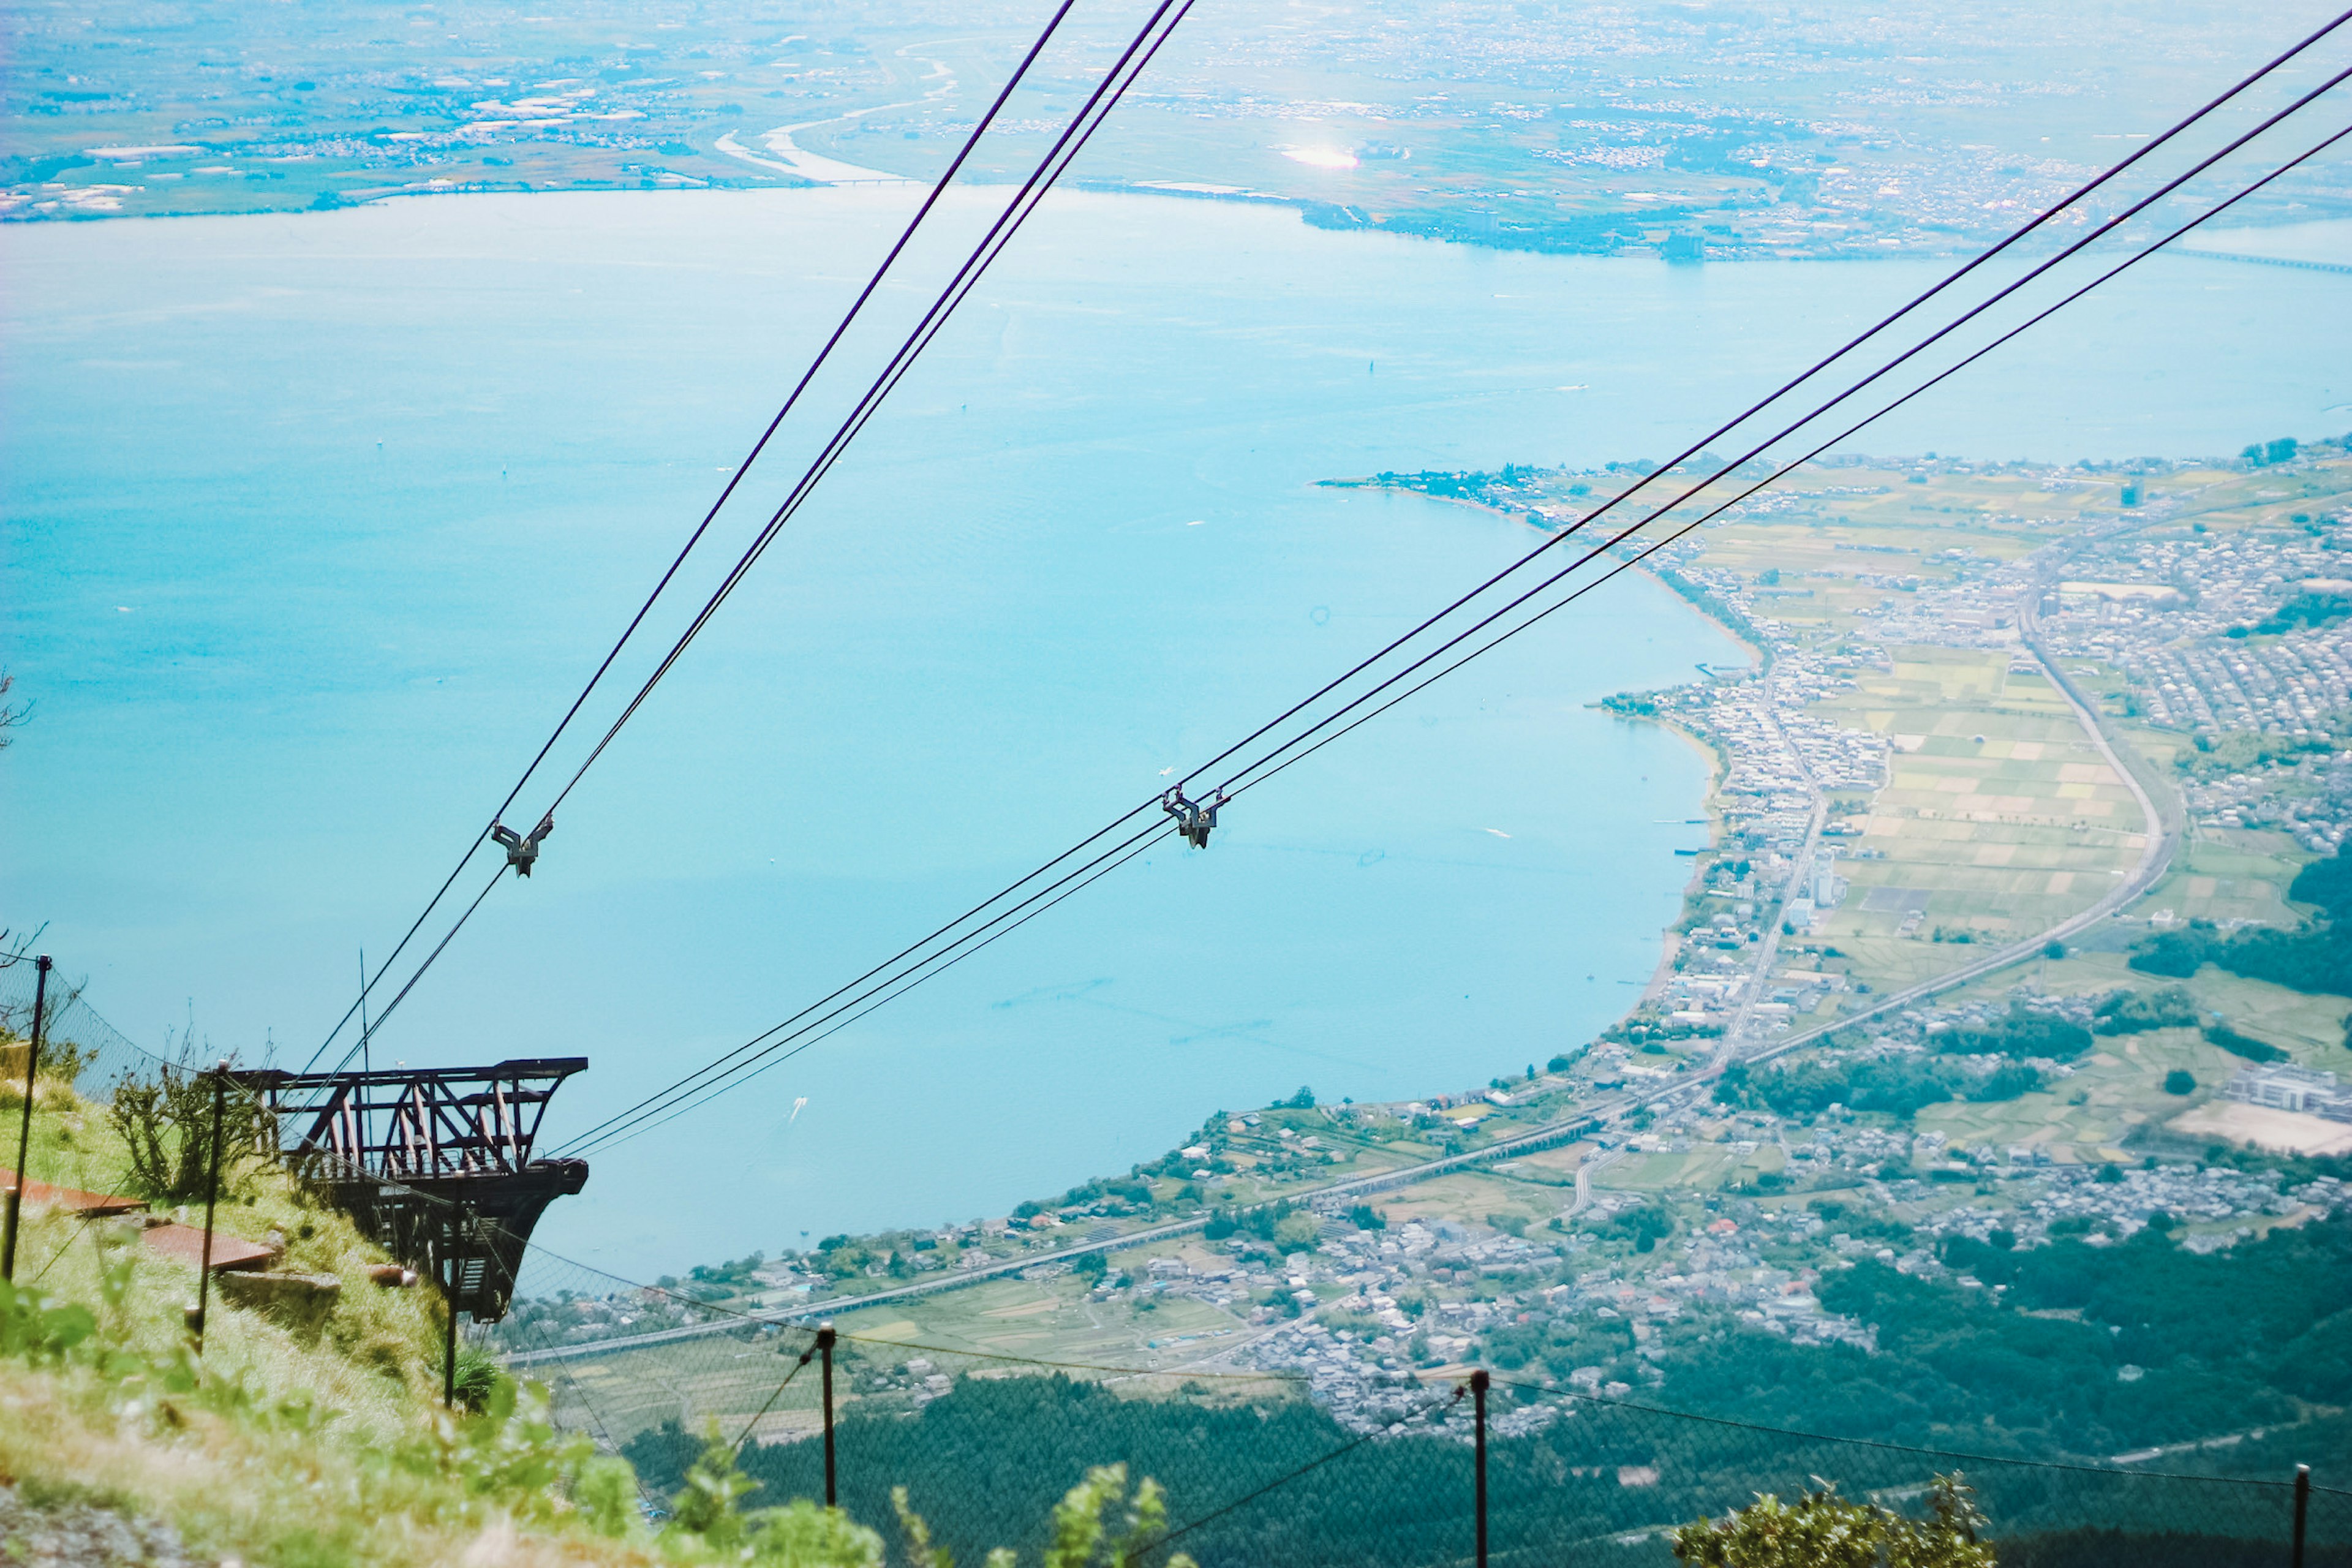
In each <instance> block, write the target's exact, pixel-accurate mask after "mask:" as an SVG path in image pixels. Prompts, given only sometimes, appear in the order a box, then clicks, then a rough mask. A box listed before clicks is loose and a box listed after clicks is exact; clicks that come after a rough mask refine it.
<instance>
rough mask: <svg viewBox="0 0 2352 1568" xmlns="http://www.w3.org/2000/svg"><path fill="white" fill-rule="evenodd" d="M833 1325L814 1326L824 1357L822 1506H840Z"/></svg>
mask: <svg viewBox="0 0 2352 1568" xmlns="http://www.w3.org/2000/svg"><path fill="white" fill-rule="evenodd" d="M833 1340H834V1334H833V1325H832V1324H831V1323H819V1324H818V1325H817V1326H816V1348H817V1351H818V1353H819V1354H821V1355H823V1356H824V1506H825V1507H827V1508H838V1507H840V1506H841V1493H840V1489H839V1487H838V1485H837V1484H836V1478H835V1471H834V1464H833Z"/></svg>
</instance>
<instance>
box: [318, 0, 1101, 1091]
mask: <svg viewBox="0 0 2352 1568" xmlns="http://www.w3.org/2000/svg"><path fill="white" fill-rule="evenodd" d="M1076 3H1077V0H1062V4H1061V5H1060V6H1059V7H1058V8H1056V9H1055V12H1054V15H1053V16H1051V17H1050V18H1049V19H1048V20H1047V21H1046V23H1045V30H1044V31H1042V32H1040V33H1039V34H1038V35H1037V37H1036V41H1035V42H1034V43H1032V44H1031V45H1030V46H1029V52H1028V53H1027V54H1025V55H1024V56H1023V57H1022V58H1021V63H1020V64H1019V65H1018V66H1017V67H1015V68H1013V74H1012V76H1011V77H1009V78H1007V79H1006V80H1005V83H1004V86H1003V89H1001V90H1000V91H999V92H998V93H997V95H996V98H995V100H994V101H993V102H992V103H991V104H990V105H989V106H988V111H987V112H986V113H984V114H982V116H981V117H980V121H979V123H977V124H975V125H974V126H973V127H972V129H971V134H970V135H969V136H966V137H965V138H964V141H963V145H962V146H961V147H959V148H958V149H957V150H956V154H955V156H954V157H953V158H952V159H950V161H949V163H948V166H947V170H946V172H945V173H943V174H940V177H939V178H938V179H937V180H936V181H934V182H933V183H932V184H931V188H930V190H929V193H928V194H927V195H925V196H924V197H923V200H922V205H919V207H917V208H916V209H915V216H913V217H911V218H909V219H908V220H907V226H906V227H904V228H903V229H901V230H900V231H899V233H898V239H897V240H895V241H894V242H893V243H892V244H891V246H890V248H889V250H888V252H887V253H886V254H885V255H884V256H883V258H882V260H881V262H880V264H879V265H877V267H876V268H874V271H873V274H872V276H870V277H868V278H867V279H866V286H865V287H864V288H862V289H859V290H858V291H857V297H856V299H855V300H851V301H850V305H849V309H848V310H845V311H844V312H843V313H842V317H841V320H840V321H838V322H836V323H835V326H834V329H833V331H832V334H831V335H830V336H828V337H827V338H826V339H825V341H824V346H823V347H822V348H820V349H818V350H817V352H816V357H815V358H814V359H813V360H811V361H810V362H809V365H808V368H807V369H806V370H804V371H803V372H802V373H801V378H800V380H799V381H798V382H796V383H794V384H793V389H792V391H791V392H790V393H789V394H787V395H786V396H785V398H784V402H783V405H782V407H780V408H778V409H777V410H776V413H775V416H774V417H773V418H772V419H770V420H769V421H768V423H767V426H766V427H765V428H764V429H762V430H761V432H760V437H759V439H758V440H756V441H754V442H752V443H751V451H750V453H749V454H747V455H746V456H745V457H744V458H743V460H742V461H741V462H740V463H739V464H737V465H736V467H735V468H734V471H733V472H731V473H730V474H729V475H728V477H727V483H726V484H725V485H723V486H722V487H720V489H719V499H718V500H714V501H712V502H711V503H710V509H709V510H708V511H706V512H704V513H703V514H702V521H700V522H698V523H697V524H696V525H695V527H694V531H693V532H691V533H689V534H688V535H687V540H686V542H685V543H684V544H683V545H681V546H679V548H678V552H677V556H676V557H675V558H674V559H673V560H672V561H671V562H670V563H669V567H668V569H667V571H665V572H663V574H661V578H660V580H659V581H657V582H656V583H655V584H654V587H653V592H652V593H650V594H647V595H646V601H645V603H644V604H642V605H638V606H637V613H636V614H635V615H634V616H630V617H629V624H628V625H627V626H625V627H624V628H623V629H622V631H621V635H620V637H618V638H616V639H615V640H614V643H613V647H612V648H611V650H610V651H609V652H607V653H606V654H605V655H604V660H603V662H601V663H599V664H598V665H597V666H596V669H595V672H594V673H593V674H592V675H591V676H589V678H588V684H587V685H585V686H583V687H582V688H581V689H580V695H579V696H577V697H575V698H573V699H572V706H571V707H569V708H567V709H565V710H564V711H563V717H562V719H560V720H558V721H556V725H555V728H554V730H553V731H551V732H550V733H549V735H548V737H547V740H546V742H544V743H542V744H541V746H540V748H539V751H538V752H537V753H536V754H534V755H533V756H532V758H531V759H530V765H529V766H527V767H525V768H524V769H523V771H522V775H521V776H520V778H518V779H516V780H515V782H514V787H513V788H512V789H510V790H509V791H507V796H506V799H504V800H502V801H500V802H499V808H498V810H496V811H494V812H492V813H491V814H490V818H491V821H492V822H495V821H497V820H498V819H499V817H502V816H505V815H506V812H507V808H508V807H509V806H511V805H514V803H515V797H516V796H517V795H520V794H522V792H523V787H524V786H525V785H526V784H530V778H531V775H532V774H533V773H537V772H538V771H539V766H540V764H541V763H543V762H545V761H546V760H547V754H548V752H551V751H553V750H554V749H555V743H556V742H558V741H559V740H561V739H562V736H563V732H564V731H565V730H567V729H568V728H570V727H571V724H572V720H573V719H575V718H577V717H578V716H579V713H580V710H581V708H582V707H583V705H584V704H585V703H586V702H587V700H588V698H589V696H590V694H591V693H593V691H594V690H595V689H596V687H597V684H598V683H599V682H600V681H602V680H603V679H604V676H605V674H606V673H607V672H608V671H609V670H611V669H612V668H613V662H614V660H615V659H617V658H620V657H621V650H622V649H623V648H624V647H627V646H628V642H629V639H630V638H631V637H635V635H636V632H637V628H638V627H639V626H643V625H644V624H645V619H646V616H647V615H649V614H651V613H652V611H653V607H654V604H655V602H656V600H658V599H659V598H660V597H661V596H662V595H663V593H664V592H665V591H667V589H668V587H669V585H670V582H671V580H672V579H674V578H675V577H677V574H678V570H679V568H681V567H683V566H684V565H685V564H686V560H687V557H688V556H689V555H691V554H692V553H694V550H695V547H696V546H697V545H698V544H699V543H701V542H702V536H703V535H704V534H705V533H708V532H709V531H710V525H711V523H712V522H714V521H717V519H718V517H719V511H720V510H722V509H723V508H725V506H726V505H727V503H728V501H729V500H731V499H733V497H734V494H735V491H736V489H737V487H738V486H740V484H741V483H742V482H743V476H744V475H746V474H748V473H750V472H751V465H752V464H753V463H755V462H757V461H758V460H759V458H760V455H761V453H762V452H764V451H766V450H767V448H768V443H769V442H770V441H771V440H772V439H774V437H775V434H776V432H777V430H778V429H780V428H781V427H782V425H783V423H784V419H785V417H786V416H788V415H790V414H791V413H792V411H793V407H794V405H797V404H798V403H799V402H800V400H801V395H802V394H803V393H804V392H806V391H807V390H808V388H809V384H810V383H811V382H813V381H814V380H815V379H816V374H817V372H818V371H820V370H822V369H824V363H825V362H826V360H828V359H829V358H831V357H832V354H833V351H834V350H835V348H836V347H838V346H839V345H840V342H841V340H842V339H843V337H844V336H845V335H846V334H847V333H848V331H849V328H850V326H851V324H852V323H853V322H855V321H856V320H857V316H858V313H859V312H860V311H862V310H865V308H866V301H868V300H871V299H872V298H873V297H874V293H875V290H876V289H879V288H880V287H881V285H882V279H884V278H885V277H886V276H887V274H888V273H889V270H890V268H892V267H893V266H894V265H896V263H897V262H898V257H899V255H900V253H901V252H903V251H904V250H905V249H906V248H907V246H908V243H909V242H910V241H911V240H913V238H914V237H915V231H916V230H917V229H919V228H920V227H921V226H922V225H923V220H924V219H926V218H928V217H929V216H930V213H931V209H932V208H933V207H934V206H937V205H939V201H940V197H941V196H943V195H946V194H947V189H948V186H949V185H950V184H951V183H953V181H954V179H955V177H956V175H957V174H960V173H961V172H962V169H963V166H964V163H966V162H967V161H968V160H969V159H970V158H971V154H972V150H973V149H974V148H976V147H978V146H979V145H980V142H981V138H982V136H984V135H986V134H987V132H988V130H989V128H990V127H991V126H992V125H993V124H994V123H995V121H996V117H997V115H998V114H999V113H1000V112H1002V111H1003V108H1004V105H1005V102H1006V100H1009V99H1010V98H1011V97H1012V96H1013V89H1014V88H1016V87H1018V86H1019V85H1020V84H1021V82H1022V80H1023V79H1024V78H1025V77H1026V76H1027V75H1028V74H1029V68H1030V67H1031V66H1033V65H1034V64H1035V63H1036V61H1037V57H1038V56H1039V55H1041V54H1043V53H1044V52H1045V46H1046V44H1047V43H1048V42H1050V41H1051V40H1052V38H1053V37H1054V34H1055V31H1056V30H1058V29H1059V28H1060V26H1061V25H1062V22H1063V20H1064V19H1065V18H1066V17H1067V16H1069V14H1070V8H1071V7H1072V6H1073V5H1076ZM489 835H490V829H489V825H488V824H487V823H486V824H484V825H483V827H482V830H481V831H480V832H479V833H477V834H476V835H475V836H474V841H473V842H472V843H471V844H468V845H467V846H466V852H465V854H464V855H462V856H460V857H459V858H458V860H457V866H456V868H454V869H452V870H451V871H450V873H449V875H448V877H447V879H445V880H444V881H443V882H442V884H441V887H440V889H439V890H438V891H437V892H436V893H435V894H434V895H433V898H432V900H430V901H429V902H427V903H426V904H425V909H424V911H423V912H422V913H420V914H419V915H418V916H417V917H416V920H415V923H414V924H412V925H411V926H410V927H409V928H408V931H407V933H406V934H405V935H404V936H403V937H402V938H401V939H400V942H399V944H398V945H397V946H395V947H394V949H393V950H392V952H391V954H390V956H388V957H386V958H385V960H384V961H383V965H382V966H381V967H379V968H378V969H377V971H376V979H377V980H381V979H383V975H384V973H385V972H386V971H387V970H389V969H390V968H391V967H392V964H393V961H394V959H397V958H398V957H399V956H400V954H401V950H402V949H403V948H405V947H406V946H407V945H408V943H409V942H410V940H411V939H412V938H414V937H415V935H416V932H417V931H418V929H419V928H420V927H422V926H423V925H424V924H425V921H426V920H427V919H429V918H430V917H431V916H432V913H433V911H434V910H435V909H436V908H438V907H439V905H440V902H441V900H443V899H444V898H446V897H447V896H448V892H449V889H450V888H451V887H452V886H454V885H455V884H456V882H457V879H458V877H459V876H460V875H461V874H463V873H464V871H465V869H466V862H467V861H468V860H470V859H472V858H474V851H475V850H477V849H479V848H480V847H482V843H483V840H485V839H487V838H488V837H489ZM374 984H375V982H374V981H362V983H361V987H360V1000H361V1001H363V1000H365V998H366V996H367V994H368V992H369V991H371V990H372V989H373V987H374ZM359 1007H360V1001H354V1002H353V1003H352V1005H351V1009H350V1010H349V1011H347V1012H346V1013H344V1015H343V1016H342V1017H341V1019H339V1020H338V1021H337V1022H336V1024H335V1026H334V1028H332V1029H331V1030H330V1031H328V1034H327V1037H326V1039H325V1040H323V1041H321V1042H320V1046H319V1048H318V1049H317V1050H316V1051H313V1052H312V1053H311V1054H310V1061H309V1062H306V1063H304V1064H303V1068H302V1070H303V1071H305V1072H308V1071H310V1068H311V1067H312V1066H313V1065H315V1064H316V1063H317V1062H318V1059H319V1058H320V1057H322V1056H324V1055H326V1053H327V1047H330V1046H331V1045H333V1044H334V1043H335V1037H336V1036H337V1035H340V1034H341V1033H342V1031H343V1026H344V1025H346V1024H349V1023H350V1022H351V1021H352V1016H353V1015H354V1014H356V1013H357V1012H358V1011H359Z"/></svg>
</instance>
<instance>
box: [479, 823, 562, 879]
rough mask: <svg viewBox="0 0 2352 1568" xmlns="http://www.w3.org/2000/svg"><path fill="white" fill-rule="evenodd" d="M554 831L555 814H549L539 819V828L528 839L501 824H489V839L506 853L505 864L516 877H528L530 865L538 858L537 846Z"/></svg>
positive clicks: (531, 832) (533, 829)
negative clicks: (496, 842)
mask: <svg viewBox="0 0 2352 1568" xmlns="http://www.w3.org/2000/svg"><path fill="white" fill-rule="evenodd" d="M554 831H555V813H553V812H552V811H551V812H549V813H548V814H547V815H546V816H542V817H541V818H540V819H539V826H537V827H534V828H532V829H531V830H530V835H529V836H528V837H525V836H524V835H522V834H520V833H517V832H516V831H515V830H514V829H513V828H511V827H509V826H507V825H506V824H505V823H503V822H493V823H491V824H490V837H492V838H494V839H496V840H497V841H498V844H499V847H500V848H502V849H504V850H505V851H506V852H507V864H508V865H509V866H511V867H513V868H515V875H516V876H518V877H528V876H530V868H531V863H532V862H533V861H535V860H537V859H538V858H539V846H540V844H541V841H542V840H543V839H545V838H546V837H547V836H548V835H549V834H551V833H552V832H554Z"/></svg>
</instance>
